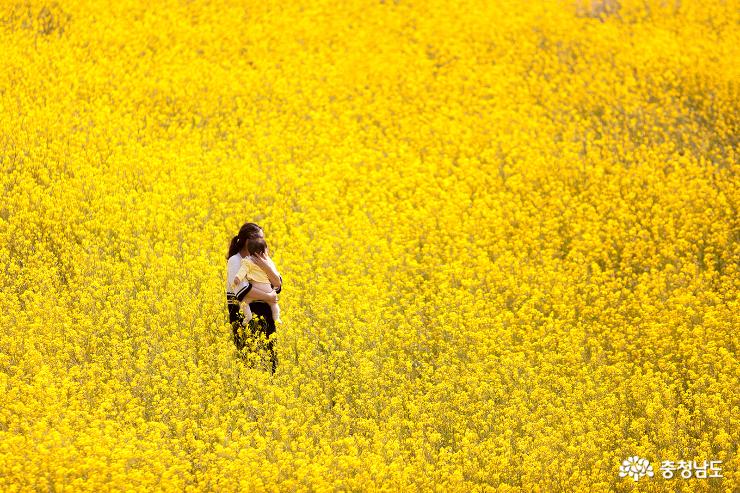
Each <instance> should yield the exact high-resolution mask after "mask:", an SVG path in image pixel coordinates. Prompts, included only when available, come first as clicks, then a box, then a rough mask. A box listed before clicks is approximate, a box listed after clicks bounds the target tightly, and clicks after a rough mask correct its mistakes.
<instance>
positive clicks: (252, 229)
mask: <svg viewBox="0 0 740 493" xmlns="http://www.w3.org/2000/svg"><path fill="white" fill-rule="evenodd" d="M260 231H262V228H260V227H259V226H258V225H257V224H254V223H244V224H243V225H242V227H241V228H239V234H238V235H236V236H234V237H233V238H232V239H231V243H230V244H229V253H228V254H227V255H226V260H228V259H229V258H231V256H233V255H235V254H236V253H237V252H239V250H241V249H242V248H244V244H245V243H246V242H247V240H248V239H250V238H254V237H255V236H257V235H258V234H259V232H260Z"/></svg>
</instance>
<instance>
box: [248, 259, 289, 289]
mask: <svg viewBox="0 0 740 493" xmlns="http://www.w3.org/2000/svg"><path fill="white" fill-rule="evenodd" d="M252 261H253V262H254V263H255V264H257V266H258V267H259V268H260V269H262V270H263V271H265V274H267V277H268V278H269V279H270V284H272V287H274V288H276V289H277V288H279V287H281V286H282V281H281V280H280V274H278V271H277V269H275V264H274V263H273V261H272V259H271V258H270V256H269V255H268V254H267V252H265V253H264V254H262V255H252Z"/></svg>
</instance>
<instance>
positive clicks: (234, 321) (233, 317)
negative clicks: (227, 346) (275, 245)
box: [226, 223, 283, 373]
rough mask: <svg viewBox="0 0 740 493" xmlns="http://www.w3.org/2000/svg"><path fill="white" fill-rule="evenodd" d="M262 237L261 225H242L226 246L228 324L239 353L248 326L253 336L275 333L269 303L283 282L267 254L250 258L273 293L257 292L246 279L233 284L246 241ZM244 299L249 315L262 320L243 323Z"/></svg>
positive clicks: (273, 359)
mask: <svg viewBox="0 0 740 493" xmlns="http://www.w3.org/2000/svg"><path fill="white" fill-rule="evenodd" d="M264 237H265V234H264V232H263V231H262V228H261V227H260V226H258V225H257V224H254V223H245V224H244V225H243V226H242V227H241V228H240V229H239V233H238V234H237V235H236V236H234V238H232V240H231V243H230V245H229V252H228V254H227V255H226V258H227V266H226V301H227V304H228V307H229V322H231V327H232V330H233V331H234V344H236V347H237V349H240V350H241V349H242V348H243V347H244V345H245V342H246V341H245V335H246V329H247V327H249V328H250V329H251V330H250V331H251V333H252V335H257V334H258V333H260V332H261V333H264V335H265V337H268V338H269V337H270V335H272V334H273V333H274V332H275V321H274V320H273V317H272V310H271V309H270V305H269V304H268V303H275V302H276V301H277V294H278V293H279V292H280V290H281V289H282V284H283V279H282V277H281V276H280V274H279V273H278V272H277V270H276V269H275V267H274V265H275V264H274V263H273V262H272V261H271V260H270V258H269V256H268V254H267V252H265V253H264V254H262V255H253V256H252V260H253V261H254V263H255V264H257V265H258V266H259V267H260V268H261V269H262V270H263V271H264V272H265V273H266V274H267V277H268V279H269V280H270V285H271V287H272V290H270V291H263V290H260V289H259V288H257V287H255V286H252V284H251V283H250V282H249V281H248V280H247V279H243V280H238V282H237V283H236V284H234V281H235V278H236V275H237V273H238V272H239V268H240V267H241V263H242V259H243V258H244V257H246V256H248V255H249V251H248V248H247V240H249V239H255V238H262V239H264ZM244 300H247V301H249V309H250V310H251V312H252V313H253V314H255V315H258V316H260V317H262V320H260V319H257V320H246V321H245V318H244V314H243V313H242V311H241V309H240V307H239V304H240V303H241V302H242V301H244ZM258 320H259V321H258ZM263 320H264V321H263ZM273 343H274V341H273V340H270V341H269V342H268V343H267V349H268V351H269V353H270V361H271V363H272V373H275V369H276V367H277V355H276V354H275V348H274V344H273Z"/></svg>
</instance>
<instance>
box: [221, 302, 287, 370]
mask: <svg viewBox="0 0 740 493" xmlns="http://www.w3.org/2000/svg"><path fill="white" fill-rule="evenodd" d="M227 298H228V299H227V302H228V307H229V322H231V329H232V331H233V333H234V344H235V345H236V348H237V349H238V350H240V351H241V350H242V349H244V346H245V345H246V342H247V338H248V337H252V338H255V339H256V338H259V336H260V335H261V334H264V336H265V338H267V337H269V336H270V335H272V334H274V333H275V330H276V329H275V321H274V320H273V318H272V310H270V305H268V304H267V303H261V302H259V301H255V302H252V303H250V304H249V309H250V310H252V315H253V318H252V320H250V321H249V322H248V323H245V322H247V321H246V320H244V314H243V313H242V311H241V310H240V309H239V304H238V301H237V300H236V297H235V296H233V295H228V296H227ZM255 315H256V318H254V316H255ZM260 317H261V318H260ZM265 349H267V351H268V353H269V354H270V365H271V367H272V373H275V370H276V369H277V354H276V352H275V340H274V339H270V340H269V341H268V342H267V344H266V345H265Z"/></svg>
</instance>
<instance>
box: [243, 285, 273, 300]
mask: <svg viewBox="0 0 740 493" xmlns="http://www.w3.org/2000/svg"><path fill="white" fill-rule="evenodd" d="M247 298H248V299H247ZM245 299H247V301H250V300H251V301H264V302H266V303H275V302H277V293H276V292H275V291H263V290H262V289H260V288H258V287H257V286H252V289H250V290H249V293H248V294H247V296H246V298H245Z"/></svg>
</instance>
